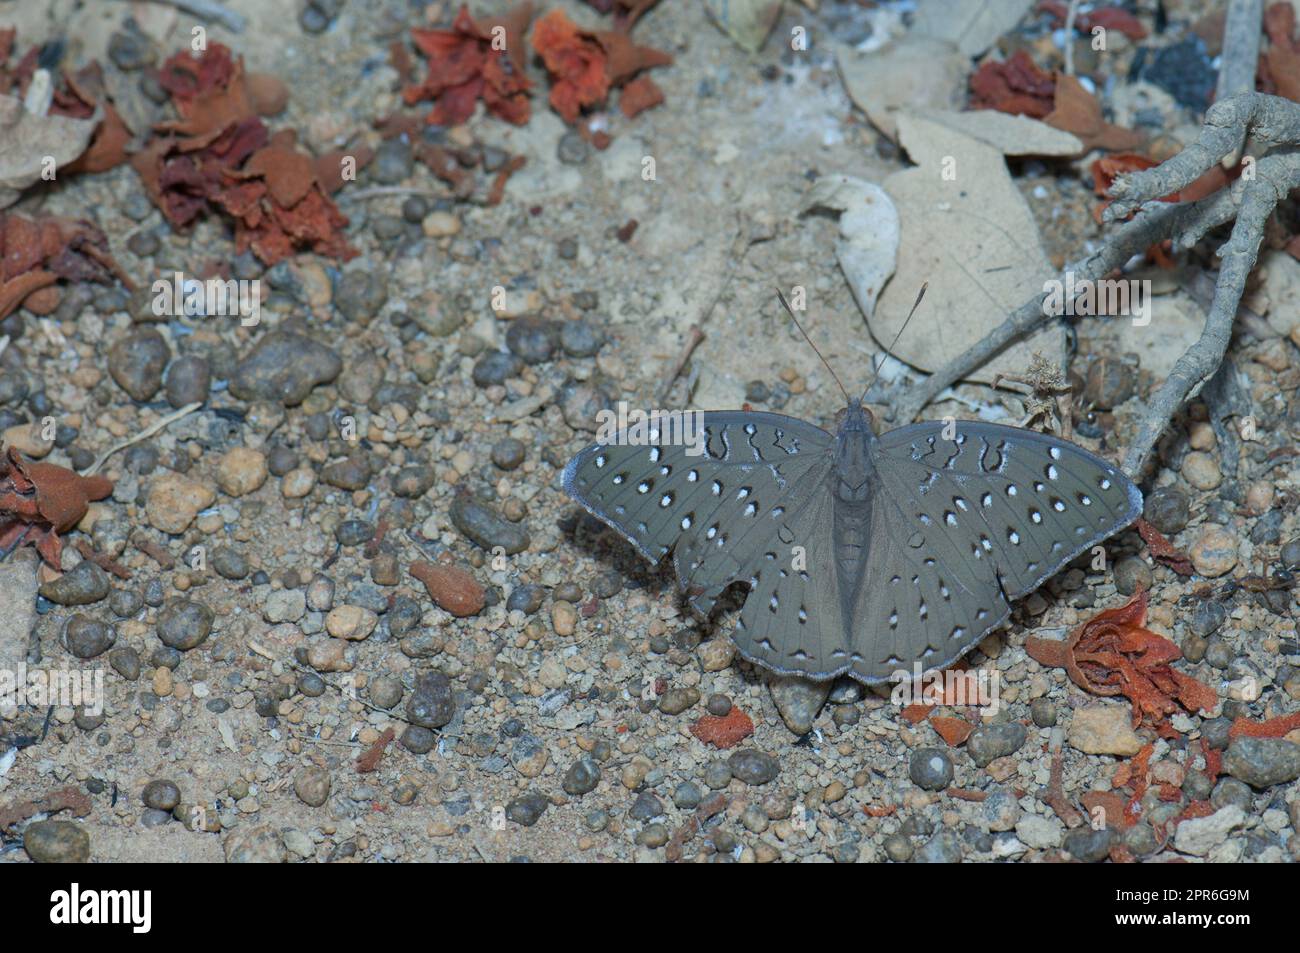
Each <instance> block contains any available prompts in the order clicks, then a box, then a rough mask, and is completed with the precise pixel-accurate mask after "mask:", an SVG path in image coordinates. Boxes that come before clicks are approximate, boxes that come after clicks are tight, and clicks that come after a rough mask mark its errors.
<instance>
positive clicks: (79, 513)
mask: <svg viewBox="0 0 1300 953" xmlns="http://www.w3.org/2000/svg"><path fill="white" fill-rule="evenodd" d="M112 492H113V483H112V481H111V480H109V479H107V478H106V477H102V476H91V477H83V476H81V475H80V474H78V473H76V472H75V471H73V470H69V469H68V468H67V467H61V466H58V465H56V464H53V463H35V462H32V461H30V460H24V459H23V456H22V454H20V453H19V452H18V450H17V449H15V448H14V447H9V448H8V449H7V451H6V453H5V454H4V456H2V457H0V552H9V551H10V550H11V549H13V548H14V547H15V546H19V545H32V546H35V547H36V551H37V552H38V553H40V555H41V558H42V559H44V560H45V562H46V563H48V564H49V565H50V566H51V567H53V568H54V569H59V568H61V560H62V554H63V546H62V543H61V542H60V540H59V534H61V533H66V532H67V531H68V530H70V529H72V527H74V526H76V525H77V523H78V522H80V520H81V518H82V517H83V516H85V515H86V510H87V509H88V508H89V505H90V503H91V502H92V501H94V500H102V499H104V498H105V497H106V496H108V495H109V494H110V493H112Z"/></svg>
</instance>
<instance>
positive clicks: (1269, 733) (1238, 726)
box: [1228, 711, 1300, 738]
mask: <svg viewBox="0 0 1300 953" xmlns="http://www.w3.org/2000/svg"><path fill="white" fill-rule="evenodd" d="M1297 728H1300V711H1295V712H1292V713H1291V714H1289V715H1278V716H1277V717H1276V718H1269V719H1268V720H1267V721H1255V720H1253V719H1251V718H1246V717H1244V716H1243V717H1241V718H1237V719H1235V720H1234V721H1233V722H1232V726H1231V727H1230V728H1229V729H1228V737H1229V738H1241V737H1247V738H1281V737H1282V736H1283V735H1287V734H1290V733H1291V732H1293V731H1295V730H1296V729H1297Z"/></svg>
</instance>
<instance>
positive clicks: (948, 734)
mask: <svg viewBox="0 0 1300 953" xmlns="http://www.w3.org/2000/svg"><path fill="white" fill-rule="evenodd" d="M930 725H931V726H932V727H933V728H934V730H935V731H937V732H938V733H939V737H940V738H942V739H943V740H944V742H945V743H946V744H947V745H948V747H950V748H956V747H957V746H959V745H961V744H964V743H965V741H966V739H967V738H969V737H970V733H971V732H972V731H974V730H975V726H974V725H972V724H971V723H970V722H969V721H967V720H966V719H964V718H948V717H945V716H942V715H935V716H934V717H933V718H931V719H930Z"/></svg>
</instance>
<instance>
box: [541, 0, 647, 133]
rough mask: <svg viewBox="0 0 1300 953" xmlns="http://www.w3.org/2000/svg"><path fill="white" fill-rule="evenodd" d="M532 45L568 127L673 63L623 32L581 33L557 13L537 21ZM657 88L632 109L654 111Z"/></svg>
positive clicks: (637, 93)
mask: <svg viewBox="0 0 1300 953" xmlns="http://www.w3.org/2000/svg"><path fill="white" fill-rule="evenodd" d="M532 44H533V49H535V50H536V51H537V52H538V54H539V55H540V56H541V57H542V62H543V63H544V64H545V65H546V70H547V72H548V73H549V74H550V76H551V96H550V102H551V107H552V108H553V109H554V110H555V111H556V112H557V113H559V114H560V117H561V118H562V119H563V120H564V121H565V122H568V123H572V122H576V121H577V119H578V117H579V116H580V115H581V114H582V111H583V110H584V109H590V108H593V107H598V106H601V105H603V104H604V102H605V100H606V99H607V98H608V96H609V91H610V90H611V89H613V88H614V87H617V86H622V85H624V84H626V83H629V82H630V81H632V80H633V79H634V78H635V77H636V76H637V75H638V74H639V73H641V72H642V71H644V70H647V69H652V68H653V67H656V66H667V65H668V64H670V63H672V61H673V59H672V57H671V56H670V55H669V54H667V53H664V52H663V51H661V50H656V49H652V48H651V47H648V46H638V45H637V44H636V43H634V42H633V41H632V39H631V38H630V37H629V36H628V35H627V33H625V32H623V31H621V30H604V31H597V32H590V31H587V30H582V29H579V28H578V26H577V25H576V24H574V23H573V22H572V21H571V20H570V19H569V18H568V17H567V16H566V15H565V14H564V11H563V10H552V11H551V12H550V13H548V14H546V16H544V17H542V18H541V19H540V20H538V21H537V23H536V24H535V25H534V27H533V35H532ZM651 87H653V84H651ZM651 87H646V86H641V87H638V89H636V90H634V91H633V92H632V104H633V105H635V104H636V103H637V100H638V98H639V99H641V100H642V101H643V102H645V103H646V105H643V106H642V107H641V108H642V109H644V108H648V106H649V105H653V103H651V102H650V98H652V95H653V93H654V92H657V91H658V88H657V87H653V89H652V88H651ZM659 95H660V97H662V93H660V94H659ZM638 111H639V110H638ZM633 114H634V113H628V115H633Z"/></svg>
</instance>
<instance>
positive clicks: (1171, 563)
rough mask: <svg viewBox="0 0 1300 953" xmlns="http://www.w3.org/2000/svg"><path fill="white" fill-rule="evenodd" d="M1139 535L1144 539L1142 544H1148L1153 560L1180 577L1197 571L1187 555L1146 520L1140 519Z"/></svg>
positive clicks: (1138, 523) (1137, 523) (1137, 524)
mask: <svg viewBox="0 0 1300 953" xmlns="http://www.w3.org/2000/svg"><path fill="white" fill-rule="evenodd" d="M1135 525H1136V526H1137V531H1138V535H1139V536H1141V537H1142V542H1144V543H1146V544H1147V549H1149V550H1151V558H1152V559H1155V560H1158V561H1159V562H1162V563H1164V564H1165V565H1166V566H1168V567H1169V568H1170V569H1172V570H1173V571H1174V572H1176V573H1178V575H1180V576H1190V575H1193V574H1194V573H1195V572H1196V570H1195V568H1194V567H1193V566H1192V561H1191V560H1190V559H1188V558H1187V555H1186V554H1185V553H1184V552H1183V551H1182V550H1181V549H1179V548H1178V547H1176V546H1175V545H1174V544H1173V543H1171V542H1169V540H1168V539H1166V538H1165V535H1164V533H1162V532H1160V530H1158V529H1156V528H1155V527H1154V526H1152V525H1151V524H1150V523H1148V522H1147V521H1146V520H1144V519H1142V518H1141V517H1139V518H1138V520H1137V522H1136V524H1135Z"/></svg>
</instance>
